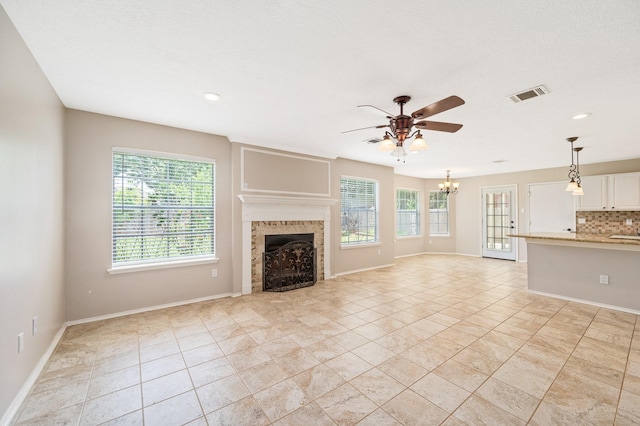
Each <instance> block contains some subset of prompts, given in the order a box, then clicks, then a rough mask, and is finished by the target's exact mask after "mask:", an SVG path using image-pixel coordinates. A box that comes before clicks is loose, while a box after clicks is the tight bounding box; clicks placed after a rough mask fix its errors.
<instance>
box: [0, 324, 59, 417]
mask: <svg viewBox="0 0 640 426" xmlns="http://www.w3.org/2000/svg"><path fill="white" fill-rule="evenodd" d="M66 329H67V325H66V324H62V327H60V330H58V332H57V333H56V335H55V336H54V337H53V340H52V341H51V343H50V344H49V346H48V347H47V350H46V351H44V353H43V354H42V356H41V357H40V360H39V361H38V363H37V364H36V366H35V367H34V368H33V370H32V371H31V374H30V375H29V377H27V380H26V381H25V382H24V384H23V385H22V388H20V391H19V392H18V394H17V395H16V397H15V398H14V399H13V401H12V402H11V405H9V408H7V411H5V413H4V415H3V416H2V419H0V426H8V425H9V424H10V423H11V420H13V417H14V416H15V415H16V414H17V412H18V410H19V409H20V406H21V405H22V403H23V402H24V401H25V399H27V396H29V391H31V388H32V387H33V385H34V384H35V383H36V380H38V377H39V376H40V373H42V370H43V369H44V366H45V365H47V361H49V358H50V357H51V355H52V354H53V351H55V349H56V346H58V343H59V342H60V339H62V335H63V334H64V331H65V330H66Z"/></svg>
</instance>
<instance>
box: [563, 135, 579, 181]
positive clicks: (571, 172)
mask: <svg viewBox="0 0 640 426" xmlns="http://www.w3.org/2000/svg"><path fill="white" fill-rule="evenodd" d="M576 140H578V138H577V137H575V136H574V137H571V138H567V142H569V143H570V144H571V166H569V175H568V176H569V184H568V185H567V187H566V188H565V191H575V190H576V189H578V183H577V182H576V177H577V171H576V170H577V168H576V165H575V163H574V162H573V151H574V149H573V143H574V142H575V141H576Z"/></svg>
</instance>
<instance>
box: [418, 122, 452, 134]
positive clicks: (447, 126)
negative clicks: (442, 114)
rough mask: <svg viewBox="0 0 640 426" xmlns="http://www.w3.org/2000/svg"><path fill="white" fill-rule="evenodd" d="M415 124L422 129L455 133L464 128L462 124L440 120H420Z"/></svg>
mask: <svg viewBox="0 0 640 426" xmlns="http://www.w3.org/2000/svg"><path fill="white" fill-rule="evenodd" d="M414 126H416V127H417V128H418V129H422V130H436V131H438V132H449V133H455V132H457V131H458V130H460V129H461V128H462V124H455V123H441V122H439V121H418V122H417V123H416V124H414Z"/></svg>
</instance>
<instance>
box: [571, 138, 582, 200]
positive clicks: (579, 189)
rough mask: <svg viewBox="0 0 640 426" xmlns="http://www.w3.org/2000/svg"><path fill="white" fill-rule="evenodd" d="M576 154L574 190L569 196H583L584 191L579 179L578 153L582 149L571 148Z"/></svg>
mask: <svg viewBox="0 0 640 426" xmlns="http://www.w3.org/2000/svg"><path fill="white" fill-rule="evenodd" d="M573 150H574V151H575V152H576V189H574V190H573V192H572V193H571V195H584V191H583V190H582V185H580V184H581V182H582V181H581V179H580V151H582V147H581V146H580V147H576V148H573Z"/></svg>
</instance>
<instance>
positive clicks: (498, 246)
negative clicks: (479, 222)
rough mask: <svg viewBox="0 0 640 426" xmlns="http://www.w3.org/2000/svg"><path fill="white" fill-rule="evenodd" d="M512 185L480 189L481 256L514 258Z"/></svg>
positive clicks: (513, 201) (513, 192) (514, 230)
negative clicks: (481, 210)
mask: <svg viewBox="0 0 640 426" xmlns="http://www.w3.org/2000/svg"><path fill="white" fill-rule="evenodd" d="M515 193H516V190H515V188H514V187H504V188H486V189H483V190H482V199H483V209H484V210H483V215H482V219H483V232H482V240H483V242H482V256H484V257H495V258H498V259H507V260H515V259H516V252H515V247H514V241H515V238H513V237H509V236H507V235H508V234H513V233H515V232H516V225H515V204H516V200H515V199H514V194H515Z"/></svg>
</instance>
